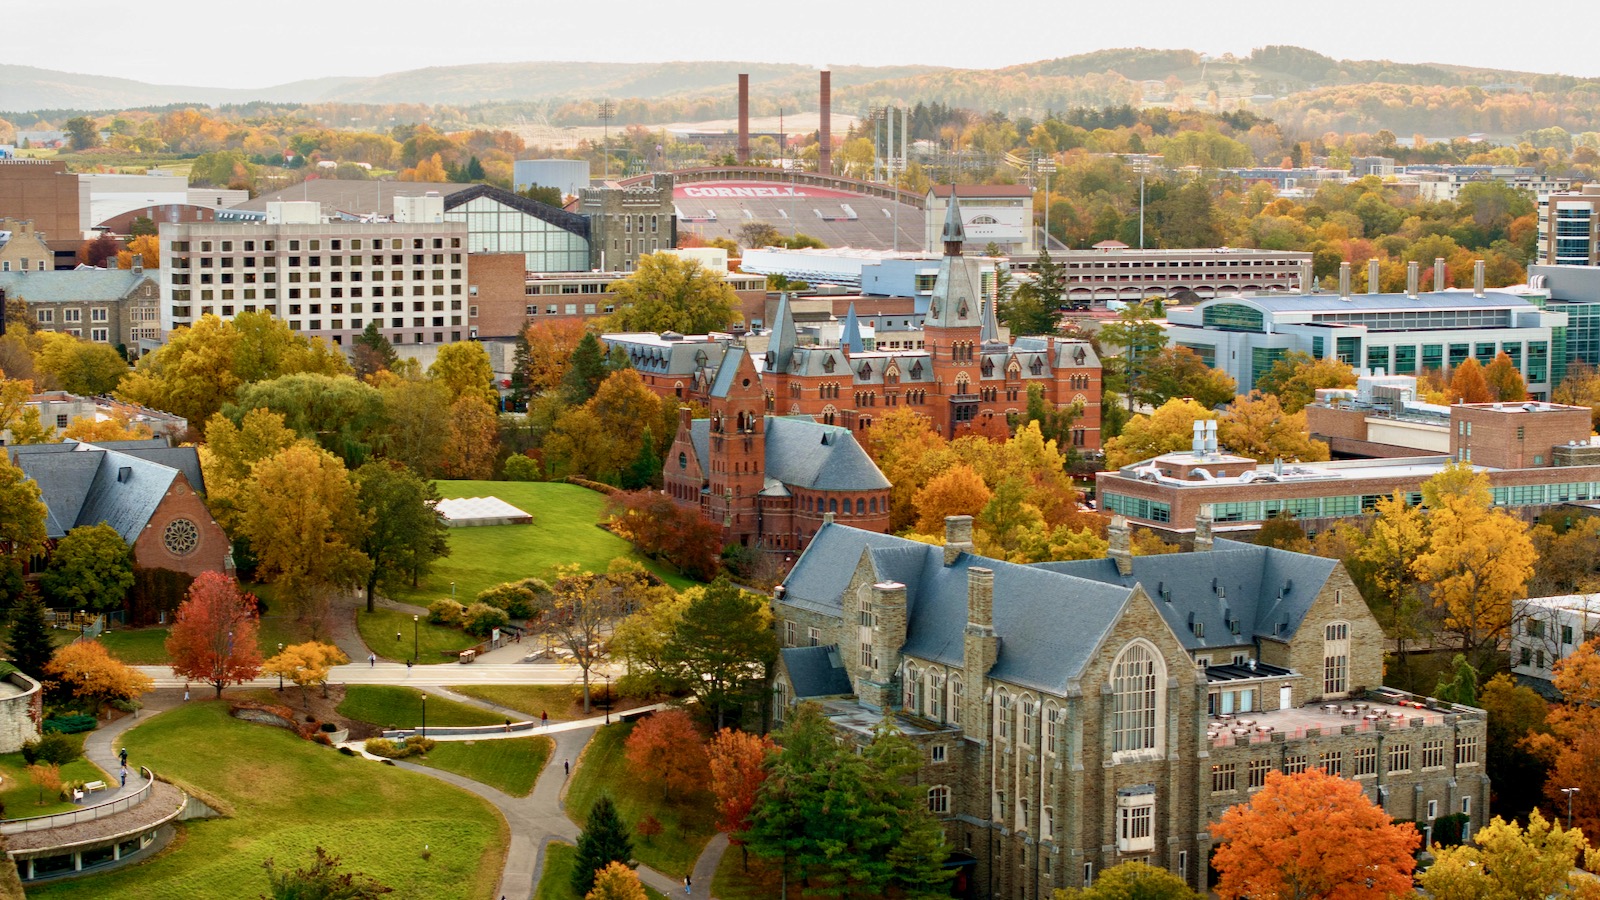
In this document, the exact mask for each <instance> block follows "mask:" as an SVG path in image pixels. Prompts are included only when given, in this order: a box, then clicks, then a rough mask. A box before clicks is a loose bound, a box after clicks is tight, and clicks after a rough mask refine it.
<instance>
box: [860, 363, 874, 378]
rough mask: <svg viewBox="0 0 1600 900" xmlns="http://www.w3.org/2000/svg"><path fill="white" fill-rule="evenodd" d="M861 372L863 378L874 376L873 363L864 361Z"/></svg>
mask: <svg viewBox="0 0 1600 900" xmlns="http://www.w3.org/2000/svg"><path fill="white" fill-rule="evenodd" d="M859 374H860V375H861V377H862V378H871V377H872V363H862V364H861V369H860V372H859Z"/></svg>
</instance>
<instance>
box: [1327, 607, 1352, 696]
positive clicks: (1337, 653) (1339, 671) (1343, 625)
mask: <svg viewBox="0 0 1600 900" xmlns="http://www.w3.org/2000/svg"><path fill="white" fill-rule="evenodd" d="M1349 691H1350V623H1349V622H1329V623H1328V624H1327V625H1326V626H1325V627H1324V628H1323V630H1322V695H1323V696H1324V697H1339V696H1343V695H1344V694H1346V693H1348V692H1349Z"/></svg>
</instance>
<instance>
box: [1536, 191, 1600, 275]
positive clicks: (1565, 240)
mask: <svg viewBox="0 0 1600 900" xmlns="http://www.w3.org/2000/svg"><path fill="white" fill-rule="evenodd" d="M1597 205H1600V184H1586V185H1584V186H1583V190H1581V191H1574V192H1570V193H1559V194H1547V195H1543V196H1540V197H1539V249H1538V251H1537V253H1536V254H1535V255H1536V256H1537V258H1538V261H1539V262H1542V263H1544V264H1546V265H1551V266H1592V265H1594V264H1596V263H1600V242H1597V240H1596V239H1597V238H1600V215H1597V213H1596V208H1597Z"/></svg>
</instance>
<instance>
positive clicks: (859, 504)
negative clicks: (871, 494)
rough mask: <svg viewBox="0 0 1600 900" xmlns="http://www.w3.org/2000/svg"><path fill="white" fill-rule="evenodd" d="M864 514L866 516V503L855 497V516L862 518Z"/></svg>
mask: <svg viewBox="0 0 1600 900" xmlns="http://www.w3.org/2000/svg"><path fill="white" fill-rule="evenodd" d="M866 514H867V501H865V500H863V499H861V498H860V497H857V498H856V515H858V516H864V515H866Z"/></svg>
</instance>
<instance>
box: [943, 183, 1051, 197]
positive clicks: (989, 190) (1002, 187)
mask: <svg viewBox="0 0 1600 900" xmlns="http://www.w3.org/2000/svg"><path fill="white" fill-rule="evenodd" d="M955 189H956V196H957V197H1031V196H1033V190H1032V189H1030V188H1029V187H1028V186H1027V185H1025V184H958V185H956V186H955ZM933 195H934V196H935V197H948V196H950V185H948V184H936V185H934V186H933Z"/></svg>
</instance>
